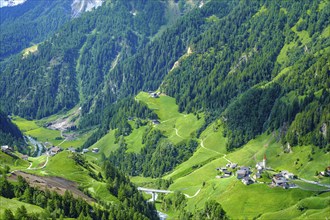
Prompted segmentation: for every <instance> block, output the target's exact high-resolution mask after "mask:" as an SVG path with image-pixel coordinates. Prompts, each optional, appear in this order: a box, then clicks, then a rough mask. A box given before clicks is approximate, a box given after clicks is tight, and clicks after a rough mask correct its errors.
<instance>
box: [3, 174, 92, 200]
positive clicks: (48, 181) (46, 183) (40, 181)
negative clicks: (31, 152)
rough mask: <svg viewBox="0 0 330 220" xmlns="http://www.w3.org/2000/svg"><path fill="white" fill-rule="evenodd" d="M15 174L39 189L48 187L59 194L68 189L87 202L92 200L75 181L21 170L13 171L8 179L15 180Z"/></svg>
mask: <svg viewBox="0 0 330 220" xmlns="http://www.w3.org/2000/svg"><path fill="white" fill-rule="evenodd" d="M17 176H22V177H23V178H24V179H25V180H26V181H27V182H28V183H29V184H30V185H31V186H34V187H38V188H39V189H41V190H45V189H46V188H48V189H49V190H51V191H56V192H57V193H58V194H60V195H63V194H64V192H65V191H66V190H69V191H71V192H72V194H73V196H74V197H75V198H77V197H81V198H83V199H84V200H86V201H88V202H92V201H94V200H93V199H92V198H90V197H88V196H87V195H85V194H84V193H83V192H82V191H80V190H79V189H78V184H77V183H75V182H72V181H70V180H67V179H64V178H61V177H44V176H36V175H32V174H28V173H25V172H22V171H15V172H14V173H12V175H11V176H10V177H9V179H11V180H14V181H16V180H17Z"/></svg>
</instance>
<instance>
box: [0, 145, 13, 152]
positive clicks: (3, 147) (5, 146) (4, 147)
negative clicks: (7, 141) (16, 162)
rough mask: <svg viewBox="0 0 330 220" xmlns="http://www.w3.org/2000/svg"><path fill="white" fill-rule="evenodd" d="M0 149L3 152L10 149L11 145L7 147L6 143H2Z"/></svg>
mask: <svg viewBox="0 0 330 220" xmlns="http://www.w3.org/2000/svg"><path fill="white" fill-rule="evenodd" d="M1 150H2V151H3V152H9V151H12V149H11V147H9V146H8V145H3V146H1Z"/></svg>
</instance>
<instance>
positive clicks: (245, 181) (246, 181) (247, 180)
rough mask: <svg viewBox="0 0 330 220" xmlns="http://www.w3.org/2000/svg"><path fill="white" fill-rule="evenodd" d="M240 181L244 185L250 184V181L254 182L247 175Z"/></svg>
mask: <svg viewBox="0 0 330 220" xmlns="http://www.w3.org/2000/svg"><path fill="white" fill-rule="evenodd" d="M242 183H243V184H244V185H250V184H252V183H254V182H253V180H252V179H251V178H250V177H249V176H246V177H244V178H243V179H242Z"/></svg>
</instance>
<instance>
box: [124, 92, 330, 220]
mask: <svg viewBox="0 0 330 220" xmlns="http://www.w3.org/2000/svg"><path fill="white" fill-rule="evenodd" d="M137 100H139V101H143V102H145V103H146V104H147V105H148V107H149V108H151V109H153V110H154V111H155V112H156V113H157V115H158V116H159V118H160V121H161V124H159V125H155V127H156V128H157V129H158V128H159V129H163V130H162V131H163V132H164V133H166V134H173V131H171V130H172V129H173V127H174V128H176V126H180V125H184V124H185V123H186V124H187V125H189V124H190V125H195V124H198V123H199V122H198V120H197V117H192V118H189V117H188V116H187V115H184V114H180V113H179V112H178V109H177V105H176V104H175V103H174V102H171V101H172V100H171V98H170V97H167V96H164V95H161V96H160V98H151V97H149V95H148V94H147V93H140V94H139V95H138V96H137ZM165 103H166V104H165ZM168 112H170V114H168ZM192 116H193V115H192ZM181 120H182V121H181ZM185 120H186V121H185ZM179 122H181V123H179ZM191 127H193V126H191ZM197 128H198V127H197ZM195 129H196V127H195ZM178 130H179V129H178ZM179 131H180V130H179ZM181 131H187V132H182V136H184V137H185V138H189V133H190V130H189V129H182V130H181ZM133 132H134V131H133ZM174 132H175V131H174ZM179 134H180V133H179ZM278 136H279V133H278V132H276V131H275V132H273V133H270V134H262V135H260V136H258V137H257V138H255V139H253V140H251V141H250V142H248V143H247V144H246V145H244V146H243V147H242V148H240V149H238V150H236V151H233V152H227V149H226V143H227V138H225V137H223V124H222V123H221V121H216V122H214V123H212V124H210V125H209V126H208V127H207V128H206V129H205V130H204V131H203V132H202V134H201V135H200V138H199V147H198V148H197V150H196V151H195V152H194V154H193V156H192V157H190V158H189V159H188V160H187V161H185V162H183V163H182V164H180V165H178V166H177V167H176V168H175V169H174V170H173V171H172V172H170V173H169V174H167V175H165V176H164V178H165V179H172V180H173V181H174V183H173V184H172V185H171V186H170V187H169V190H172V191H176V190H178V191H181V192H183V193H185V194H187V195H189V196H191V197H193V198H187V206H186V210H188V211H194V210H195V209H196V208H197V209H200V208H201V207H202V206H203V204H204V203H205V202H206V201H208V200H216V201H217V202H219V203H220V204H221V205H222V206H223V208H224V209H225V211H226V212H227V213H228V215H229V216H230V217H231V218H233V219H241V218H243V217H244V218H245V217H246V218H248V219H252V218H255V217H261V218H262V219H277V218H279V217H281V218H283V215H286V216H287V217H285V218H286V219H292V218H301V217H304V218H308V217H311V218H312V217H313V216H315V217H320V216H323V217H324V216H327V214H326V213H327V210H328V209H329V208H328V207H327V205H325V204H327V202H328V199H327V195H329V193H325V194H321V195H318V193H319V192H322V191H324V190H327V188H325V187H320V186H317V185H313V184H310V183H306V182H303V181H295V183H296V184H297V185H298V187H300V188H301V189H289V190H284V189H282V188H271V187H270V186H268V185H267V184H253V185H250V186H245V185H244V184H243V183H242V182H241V181H239V180H237V179H236V177H234V176H232V177H229V178H223V179H216V178H215V177H216V175H219V173H218V171H216V168H217V167H223V166H225V165H226V164H227V163H228V162H229V161H230V162H234V163H238V164H239V165H240V166H250V167H251V168H254V167H255V164H256V162H259V161H262V158H263V156H264V155H265V154H266V156H267V166H269V167H271V168H272V169H273V170H274V172H270V173H269V175H272V174H273V173H275V172H276V171H280V170H288V171H289V172H292V173H294V174H296V175H297V176H298V177H300V178H304V179H307V180H311V181H319V182H322V183H325V184H330V178H321V177H317V176H315V171H316V170H318V171H321V170H324V169H325V167H327V166H328V165H329V160H328V159H327V158H328V154H327V153H324V152H323V151H322V150H320V149H319V148H316V147H313V146H300V147H299V146H297V147H291V151H290V153H285V151H284V149H285V148H284V147H283V146H282V144H281V143H279V142H278V141H277V140H278ZM128 137H129V136H128ZM128 137H127V138H128ZM168 138H169V139H171V140H175V139H173V136H172V135H168ZM127 140H128V141H129V138H128V139H127ZM316 158H319V159H316ZM132 181H133V182H135V183H136V184H138V185H141V186H146V185H147V186H148V185H151V186H152V185H154V184H155V181H156V179H152V178H145V177H133V178H132ZM263 181H266V182H268V183H269V182H271V180H270V179H269V178H267V177H266V178H263ZM260 201H263V202H262V204H263V205H260ZM301 206H303V207H304V208H303V209H302V210H300V209H299V208H301ZM159 208H161V207H160V205H159ZM167 214H169V215H170V219H176V218H178V216H179V214H178V213H177V212H175V211H173V210H169V211H168V212H167Z"/></svg>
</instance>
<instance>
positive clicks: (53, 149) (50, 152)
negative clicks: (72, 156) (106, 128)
mask: <svg viewBox="0 0 330 220" xmlns="http://www.w3.org/2000/svg"><path fill="white" fill-rule="evenodd" d="M62 150H63V149H62V148H60V147H57V146H53V147H51V148H49V150H48V151H47V154H48V155H50V156H54V155H56V154H58V153H59V152H61V151H62ZM67 151H69V152H71V153H76V152H77V150H76V148H74V147H69V148H68V149H67ZM87 152H89V149H87V148H85V149H83V150H82V152H81V153H82V154H85V153H87ZM92 152H93V153H98V152H99V149H98V148H93V149H92Z"/></svg>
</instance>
